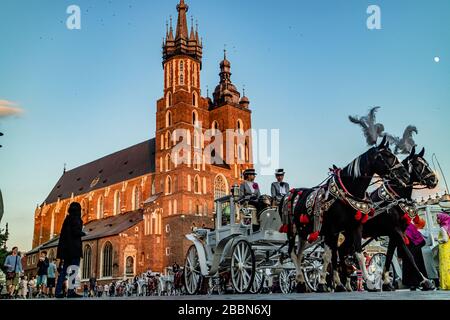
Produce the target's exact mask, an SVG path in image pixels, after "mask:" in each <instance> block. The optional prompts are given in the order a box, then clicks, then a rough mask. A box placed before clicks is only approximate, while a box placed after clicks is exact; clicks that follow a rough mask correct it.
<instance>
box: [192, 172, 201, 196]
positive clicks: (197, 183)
mask: <svg viewBox="0 0 450 320" xmlns="http://www.w3.org/2000/svg"><path fill="white" fill-rule="evenodd" d="M194 192H195V193H201V190H200V177H199V176H198V175H197V176H195V178H194Z"/></svg>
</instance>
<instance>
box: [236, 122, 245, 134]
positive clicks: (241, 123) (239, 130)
mask: <svg viewBox="0 0 450 320" xmlns="http://www.w3.org/2000/svg"><path fill="white" fill-rule="evenodd" d="M236 126H237V130H238V132H239V133H240V134H243V133H244V124H243V122H242V120H241V119H238V121H237V125H236Z"/></svg>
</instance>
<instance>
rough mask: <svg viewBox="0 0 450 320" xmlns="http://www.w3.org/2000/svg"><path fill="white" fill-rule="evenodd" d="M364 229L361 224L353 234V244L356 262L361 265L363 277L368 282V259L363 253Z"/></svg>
mask: <svg viewBox="0 0 450 320" xmlns="http://www.w3.org/2000/svg"><path fill="white" fill-rule="evenodd" d="M362 228H363V225H362V224H360V225H358V227H357V228H356V229H355V230H354V232H353V239H354V240H353V243H354V248H355V256H356V260H357V261H358V264H359V269H360V270H361V272H362V276H363V279H364V281H367V280H368V279H369V273H368V272H367V268H366V257H364V254H363V252H362Z"/></svg>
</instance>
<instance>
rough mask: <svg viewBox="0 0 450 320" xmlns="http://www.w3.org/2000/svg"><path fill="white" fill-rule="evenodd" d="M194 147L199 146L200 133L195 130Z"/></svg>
mask: <svg viewBox="0 0 450 320" xmlns="http://www.w3.org/2000/svg"><path fill="white" fill-rule="evenodd" d="M194 148H200V134H199V132H198V131H197V130H195V131H194Z"/></svg>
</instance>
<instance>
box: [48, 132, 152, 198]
mask: <svg viewBox="0 0 450 320" xmlns="http://www.w3.org/2000/svg"><path fill="white" fill-rule="evenodd" d="M153 172H155V139H150V140H147V141H144V142H141V143H139V144H136V145H134V146H131V147H129V148H126V149H123V150H121V151H118V152H115V153H112V154H110V155H107V156H106V157H103V158H100V159H97V160H95V161H92V162H90V163H87V164H84V165H82V166H80V167H78V168H75V169H72V170H70V171H67V172H65V173H64V174H63V175H62V176H61V178H59V180H58V182H57V183H56V185H55V186H54V187H53V189H52V191H51V192H50V194H49V195H48V197H47V199H45V202H46V203H47V204H48V203H52V202H55V201H57V200H58V198H60V199H61V200H62V199H67V198H70V197H71V196H72V193H73V195H74V196H77V195H80V194H84V193H87V192H91V191H93V190H96V189H100V188H105V187H107V186H110V185H113V184H116V183H119V182H122V181H126V180H130V179H133V178H136V177H139V176H142V175H145V174H149V173H153Z"/></svg>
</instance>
